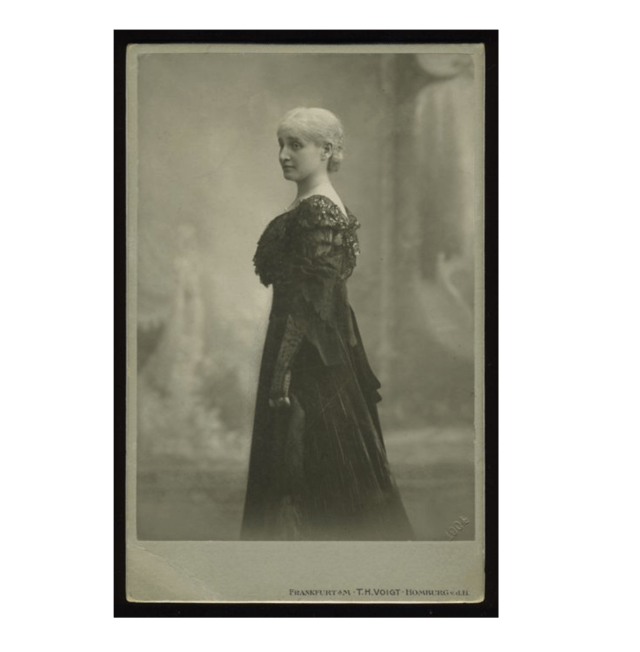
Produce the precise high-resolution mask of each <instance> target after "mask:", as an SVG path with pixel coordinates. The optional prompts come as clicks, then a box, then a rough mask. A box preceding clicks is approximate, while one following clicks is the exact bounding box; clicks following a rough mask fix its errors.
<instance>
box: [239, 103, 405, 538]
mask: <svg viewBox="0 0 640 652" xmlns="http://www.w3.org/2000/svg"><path fill="white" fill-rule="evenodd" d="M277 133H278V143H279V147H280V154H279V161H280V165H281V166H282V171H283V175H284V178H285V179H287V180H289V181H293V182H295V183H296V186H297V195H296V198H295V200H294V202H293V203H292V204H291V206H289V208H288V209H287V210H286V212H284V213H282V214H281V215H279V216H277V217H276V218H275V219H273V220H272V221H271V223H270V224H269V225H268V226H267V228H266V230H265V231H264V233H263V234H262V236H261V238H260V240H259V242H258V247H257V251H256V254H255V257H254V264H255V268H256V273H257V274H258V275H259V277H260V281H261V282H262V283H263V284H264V285H265V286H270V285H271V286H273V303H272V308H271V313H270V318H269V326H268V329H267V334H266V340H265V345H264V351H263V355H262V362H261V367H260V376H259V382H258V392H257V400H256V409H255V417H254V427H253V438H252V443H251V456H250V461H249V476H248V481H247V493H246V499H245V508H244V516H243V522H242V532H241V538H242V539H247V540H338V541H347V540H356V541H357V540H408V539H411V538H412V536H413V535H412V530H411V526H410V524H409V521H408V519H407V516H406V513H405V510H404V507H403V505H402V501H401V498H400V494H399V492H398V489H397V487H396V484H395V482H394V479H393V477H392V475H391V472H390V469H389V463H388V460H387V455H386V451H385V446H384V442H383V438H382V431H381V426H380V420H379V417H378V410H377V402H378V401H379V400H381V396H380V394H379V393H378V390H379V389H380V382H379V381H378V379H377V378H376V376H375V375H374V373H373V371H372V370H371V368H370V366H369V363H368V361H367V357H366V354H365V350H364V347H363V343H362V339H361V336H360V333H359V330H358V325H357V323H356V318H355V314H354V312H353V310H352V308H351V306H350V304H349V300H348V297H347V288H346V282H347V279H348V278H349V277H350V276H351V274H352V272H353V270H354V267H355V265H356V256H357V255H358V253H359V248H358V238H357V235H356V230H357V229H358V228H359V227H360V224H359V222H358V220H357V219H356V217H355V216H354V215H353V214H352V213H351V212H350V211H349V210H348V208H346V207H345V205H344V204H343V203H342V201H341V200H340V197H339V196H338V194H337V193H336V191H335V189H334V188H333V186H332V184H331V181H330V178H329V174H330V173H333V172H336V171H337V170H338V168H339V167H340V163H341V161H342V158H343V154H344V144H343V129H342V125H341V123H340V121H339V120H338V118H337V117H336V116H335V115H334V114H333V113H331V112H330V111H327V110H325V109H318V108H298V109H293V110H292V111H290V112H289V113H287V114H286V115H285V116H284V118H283V119H282V121H281V122H280V125H279V126H278V132H277Z"/></svg>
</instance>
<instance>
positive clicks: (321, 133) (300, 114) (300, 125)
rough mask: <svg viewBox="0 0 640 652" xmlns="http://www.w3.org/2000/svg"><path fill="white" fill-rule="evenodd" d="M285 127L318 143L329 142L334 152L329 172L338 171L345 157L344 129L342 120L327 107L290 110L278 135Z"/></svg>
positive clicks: (282, 121)
mask: <svg viewBox="0 0 640 652" xmlns="http://www.w3.org/2000/svg"><path fill="white" fill-rule="evenodd" d="M284 129H294V130H295V131H297V132H299V133H300V135H301V136H302V137H304V138H306V139H307V140H311V141H313V142H314V143H315V144H316V145H318V146H319V147H321V146H322V145H326V144H329V145H331V146H332V154H331V157H330V158H329V162H328V164H327V171H328V172H337V171H338V170H339V168H340V164H341V163H342V159H343V158H344V131H343V128H342V123H341V122H340V120H339V119H338V118H337V117H336V116H335V115H334V114H333V113H331V111H327V109H317V108H305V107H298V108H297V109H292V110H291V111H289V112H288V113H287V114H286V115H285V116H284V118H282V120H281V121H280V124H279V125H278V135H280V132H281V131H282V130H284Z"/></svg>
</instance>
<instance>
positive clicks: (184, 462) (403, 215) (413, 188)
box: [134, 53, 481, 540]
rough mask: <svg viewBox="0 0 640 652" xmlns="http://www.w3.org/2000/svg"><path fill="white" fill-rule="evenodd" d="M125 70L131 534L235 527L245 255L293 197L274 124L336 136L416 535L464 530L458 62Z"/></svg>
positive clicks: (392, 59)
mask: <svg viewBox="0 0 640 652" xmlns="http://www.w3.org/2000/svg"><path fill="white" fill-rule="evenodd" d="M138 70H139V75H138V154H139V157H138V170H137V172H138V212H137V216H134V217H137V224H138V241H137V248H138V249H137V254H138V312H137V333H138V339H137V348H138V375H137V391H138V453H137V454H138V485H137V486H138V490H137V491H138V501H137V534H138V538H139V539H155V540H233V539H237V538H238V536H239V527H240V520H241V516H242V509H243V501H244V491H245V482H246V473H247V466H248V455H249V444H250V437H251V427H252V420H253V409H254V401H255V392H256V388H257V379H258V370H259V362H260V355H261V352H262V346H263V343H264V337H265V334H266V325H267V320H268V314H269V308H270V302H271V289H266V288H264V287H263V286H262V285H260V283H259V281H258V278H257V276H256V275H255V274H254V270H253V264H252V258H253V255H254V252H255V248H256V243H257V241H258V238H259V237H260V235H261V233H262V231H263V230H264V228H265V226H266V225H267V223H268V222H269V221H270V220H271V219H272V218H273V217H275V216H276V215H278V214H280V213H282V212H283V211H284V209H285V207H286V206H288V205H289V204H290V203H291V201H292V200H293V198H294V196H295V190H296V189H295V184H293V183H290V182H287V181H285V180H284V179H283V178H282V172H281V170H280V166H279V165H278V145H277V140H276V126H277V124H278V121H279V119H280V118H281V117H282V115H283V114H284V113H285V112H286V111H288V110H289V109H291V108H294V107H296V106H319V107H323V108H327V109H329V110H331V111H333V112H334V113H335V114H337V115H338V116H339V117H340V118H341V120H342V122H343V124H344V127H345V134H346V156H345V160H344V162H343V164H342V168H341V169H340V171H339V172H338V173H337V174H335V175H333V176H332V179H333V182H334V185H335V187H336V189H337V191H338V193H339V194H340V196H341V198H342V200H343V201H344V203H345V204H346V205H347V206H348V207H349V208H350V210H351V211H352V212H353V213H354V214H355V215H356V216H357V218H358V219H359V221H360V222H361V224H362V227H361V229H360V230H359V232H358V235H359V238H360V246H361V250H362V253H361V255H360V256H359V258H358V264H357V267H356V270H355V272H354V274H353V276H352V277H351V279H350V281H349V297H350V300H351V303H352V304H353V306H354V309H355V312H356V314H357V316H358V322H359V325H360V329H361V332H362V336H363V339H364V344H365V348H366V350H367V354H368V356H369V360H370V362H371V365H372V367H373V369H374V371H375V373H376V375H377V376H378V377H379V378H380V380H381V382H382V389H381V394H382V397H383V400H382V402H381V403H380V404H379V410H380V416H381V419H382V425H383V434H384V437H385V442H386V445H387V450H388V454H389V459H390V462H391V465H392V471H393V473H394V474H395V478H396V481H397V483H398V487H399V489H400V491H401V493H402V497H403V501H404V504H405V506H406V508H407V512H408V515H409V517H410V519H411V521H412V525H413V527H414V529H415V532H416V535H417V536H418V538H420V539H423V540H447V539H449V538H450V534H447V529H448V528H449V527H450V526H451V525H452V524H453V523H454V521H456V520H459V519H460V518H461V517H463V518H464V519H466V520H467V521H468V524H466V525H465V527H464V528H463V529H462V530H461V531H460V532H457V534H456V540H463V539H467V540H468V539H473V538H474V523H475V520H474V450H473V446H474V427H473V419H474V343H473V329H474V260H473V256H474V231H476V230H477V229H478V221H477V220H478V216H477V187H476V184H477V183H478V182H479V180H480V178H479V177H478V176H477V175H476V171H475V167H474V166H475V161H476V153H477V149H478V148H479V147H480V146H481V137H480V135H479V134H477V133H476V127H475V125H476V122H477V112H478V111H479V110H480V107H479V98H478V97H476V86H475V84H474V69H473V61H472V57H471V56H469V55H444V54H421V55H413V54H219V53H210V54H147V55H142V56H140V59H139V69H138Z"/></svg>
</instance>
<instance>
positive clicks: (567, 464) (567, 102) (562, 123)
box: [2, 3, 638, 649]
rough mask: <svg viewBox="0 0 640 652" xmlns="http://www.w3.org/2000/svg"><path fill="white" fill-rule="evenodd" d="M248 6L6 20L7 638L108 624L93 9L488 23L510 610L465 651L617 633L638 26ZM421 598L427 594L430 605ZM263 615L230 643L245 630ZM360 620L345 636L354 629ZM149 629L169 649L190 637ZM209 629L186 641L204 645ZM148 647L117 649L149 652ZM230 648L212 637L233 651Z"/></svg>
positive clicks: (61, 636) (108, 381) (108, 131)
mask: <svg viewBox="0 0 640 652" xmlns="http://www.w3.org/2000/svg"><path fill="white" fill-rule="evenodd" d="M291 6H293V5H291ZM260 7H262V8H261V9H260V10H250V8H249V7H248V6H247V5H237V6H235V7H234V8H233V9H232V10H230V9H227V8H223V9H221V8H220V7H218V6H214V5H208V6H206V7H205V8H203V9H202V10H199V11H196V10H195V9H193V8H192V6H191V5H189V4H187V5H180V6H176V5H165V6H164V7H161V6H157V5H153V6H152V7H149V8H148V9H145V8H144V7H141V8H136V7H132V6H130V5H128V6H126V10H125V8H124V7H123V8H122V9H121V10H120V11H118V8H117V7H115V6H114V5H109V6H108V7H105V6H99V7H94V6H92V5H89V4H80V3H76V4H75V5H72V3H66V5H65V6H61V5H59V4H50V5H46V6H45V7H42V8H34V7H32V6H28V7H27V6H25V7H23V8H21V9H20V10H18V9H15V8H13V9H11V10H10V11H7V12H5V15H6V20H5V21H4V28H5V29H4V38H3V50H4V57H3V63H4V66H3V68H4V75H3V77H4V79H3V82H4V83H3V90H4V92H3V100H2V106H3V117H4V121H3V122H4V127H5V129H4V137H3V140H4V141H5V143H4V146H3V148H2V149H3V156H2V160H3V163H4V175H3V177H4V182H5V183H4V184H3V194H4V198H5V199H8V201H5V202H3V204H4V207H5V208H4V211H3V217H4V219H3V235H4V237H3V238H2V244H3V256H2V262H3V275H2V281H3V288H4V292H5V297H6V301H5V310H4V311H3V316H4V319H3V322H4V327H5V328H4V329H3V335H4V336H3V338H2V339H3V343H4V347H3V352H4V362H5V364H4V371H5V373H4V374H3V379H4V383H5V391H4V401H3V405H4V406H5V409H4V413H5V419H4V428H3V433H4V437H3V441H4V455H3V456H2V458H3V462H4V464H3V466H4V473H3V480H4V497H5V505H6V519H5V524H4V525H5V526H4V528H3V532H4V539H5V546H3V550H4V555H3V557H4V560H5V569H6V570H5V578H4V582H3V585H4V591H3V593H4V595H5V598H4V599H5V601H6V604H5V607H4V609H3V613H4V615H5V618H6V620H7V621H8V622H9V624H10V626H11V627H12V628H13V627H16V632H15V633H16V634H19V637H18V638H17V639H16V640H17V641H18V647H19V648H24V649H35V646H36V645H38V646H40V645H46V646H49V645H57V644H60V645H62V646H63V647H65V648H68V647H71V648H75V647H79V648H82V649H87V648H89V649H90V648H92V647H93V646H94V645H95V644H96V642H97V643H98V645H102V644H103V642H104V643H107V644H109V639H108V638H105V637H103V632H104V633H105V634H106V631H107V628H106V626H103V623H104V621H105V620H106V619H110V618H111V617H112V604H111V601H112V590H111V586H112V531H113V530H112V528H113V524H112V504H113V503H112V500H113V496H112V457H113V456H112V449H113V445H112V427H113V419H112V405H113V402H112V382H113V375H112V352H113V349H112V334H113V327H112V317H113V308H112V297H113V294H112V292H113V283H112V271H113V268H112V254H113V238H112V229H113V221H112V210H113V200H112V178H113V177H112V163H113V157H112V142H113V125H112V116H113V112H112V66H113V59H112V57H113V50H112V28H111V27H110V26H109V23H111V24H113V23H116V24H142V25H144V24H145V23H146V24H151V25H159V24H165V25H166V24H168V23H172V22H177V20H179V19H181V20H180V21H179V22H183V23H189V22H192V23H193V22H195V23H203V22H204V23H208V24H210V25H214V26H216V25H218V24H220V25H222V26H224V27H240V26H241V27H243V28H245V27H247V26H249V27H251V26H255V27H259V28H271V29H274V30H282V29H289V28H292V27H297V26H298V25H299V24H300V23H301V22H307V23H308V24H309V25H311V26H312V27H313V28H318V27H319V26H321V25H322V24H323V23H324V24H326V25H327V28H331V25H330V23H335V22H336V21H338V20H339V21H340V22H347V24H349V23H354V24H357V25H359V26H360V27H362V26H363V24H364V26H365V27H366V25H367V24H368V25H370V26H371V27H372V28H375V27H379V26H380V25H384V26H385V27H390V26H393V27H396V26H397V27H403V26H406V25H407V24H409V25H412V26H417V27H423V28H425V29H427V28H431V27H434V26H436V27H437V26H438V25H441V24H446V23H451V22H467V23H475V24H477V23H488V24H491V23H493V24H494V25H497V26H499V27H500V28H501V34H500V36H501V43H500V116H501V118H500V157H501V160H502V166H501V175H500V188H501V190H500V291H499V299H500V358H501V363H500V385H501V391H500V441H501V443H500V517H501V519H500V570H501V579H500V596H501V598H502V601H501V602H502V605H501V610H500V617H501V618H503V619H506V620H507V622H509V623H512V624H509V625H508V626H507V629H508V633H510V634H512V636H511V637H508V636H505V637H504V639H503V640H502V641H499V640H496V639H495V638H492V639H491V641H488V640H486V639H485V640H480V639H478V638H477V637H476V636H474V638H473V639H469V640H468V641H465V645H468V644H471V645H476V644H479V645H483V644H490V645H491V647H492V648H495V647H496V646H499V647H504V648H505V649H519V648H520V647H525V648H528V647H531V648H539V647H540V646H541V645H544V646H545V647H546V648H550V649H556V648H558V647H560V646H561V645H562V646H563V647H564V646H570V647H571V648H574V647H576V646H577V645H579V644H580V642H579V641H578V639H579V638H582V637H585V638H586V639H587V640H588V641H589V642H590V643H592V644H593V645H598V646H599V645H601V644H605V642H606V643H609V644H612V643H613V642H614V641H615V640H616V639H617V637H618V636H619V633H620V632H619V629H618V625H617V622H616V621H620V622H624V621H626V620H627V619H628V616H629V615H630V614H631V609H632V605H633V602H631V599H632V596H633V595H635V593H636V587H635V578H634V575H633V573H632V572H631V564H632V561H633V557H634V555H632V551H633V550H634V549H635V546H634V545H633V535H634V529H635V521H636V518H637V517H636V516H634V514H635V513H636V512H637V510H636V509H634V504H633V502H632V496H633V493H632V488H631V487H632V482H633V480H634V478H635V475H636V474H635V473H634V471H635V468H634V466H632V464H633V462H634V461H635V460H636V454H635V452H636V451H637V444H636V439H637V437H638V427H637V424H636V420H635V419H632V418H631V410H632V408H633V406H634V403H635V401H636V400H637V399H636V395H637V390H638V382H637V379H636V374H635V370H636V365H635V364H634V362H635V361H637V344H636V337H634V336H633V333H635V332H637V330H638V324H637V317H636V316H635V314H634V311H635V308H636V304H637V296H636V295H637V290H636V289H635V287H634V286H635V283H634V280H635V276H636V275H637V272H636V270H635V266H632V262H635V256H634V253H635V247H636V246H637V245H636V243H637V239H636V233H637V227H636V222H637V213H638V210H637V207H636V205H635V203H632V202H631V194H632V193H634V191H635V188H636V187H637V168H638V163H637V144H638V143H637V140H638V139H637V117H636V118H633V116H634V115H636V114H637V109H638V107H637V99H636V98H635V96H634V95H635V93H636V92H637V90H636V89H637V81H636V78H637V71H634V70H633V69H631V68H632V66H633V63H634V61H635V57H634V56H632V51H631V47H632V45H631V44H632V43H633V40H632V38H631V33H630V28H631V26H632V25H633V24H634V21H633V20H631V17H628V19H627V17H626V16H624V15H617V16H616V20H615V21H613V20H612V19H611V18H608V19H606V18H604V15H598V14H596V13H591V12H589V11H587V10H586V9H584V8H583V9H581V12H580V14H579V15H576V13H575V12H568V11H567V12H566V13H565V14H564V15H558V5H556V4H552V3H549V4H548V5H547V6H546V9H547V10H546V11H544V9H545V7H543V5H540V4H537V5H516V4H509V5H505V9H504V10H503V9H502V8H499V9H498V8H496V9H493V10H492V9H491V8H489V7H487V6H486V5H478V4H477V3H476V4H472V5H470V7H471V8H470V9H465V7H464V5H460V4H458V5H456V6H455V7H452V6H450V5H448V6H446V9H445V8H444V7H445V6H444V5H443V6H442V7H443V8H441V9H438V8H435V7H433V6H428V5H419V6H417V7H415V6H411V5H410V4H409V3H404V4H403V3H396V4H395V5H394V7H393V11H392V10H390V9H389V8H386V9H383V10H376V8H375V7H372V6H370V5H367V7H366V11H365V10H364V9H358V8H357V7H355V6H353V7H350V8H346V6H344V5H341V6H339V8H333V7H332V6H331V5H330V4H328V3H324V4H323V5H322V6H318V5H315V6H314V7H309V8H308V9H304V8H303V9H302V12H303V13H307V12H308V14H309V15H308V16H307V21H301V20H300V19H299V18H295V17H297V16H298V15H299V13H300V10H301V8H300V5H295V7H297V10H296V11H293V10H291V11H289V12H288V11H287V7H286V6H285V5H279V7H278V8H279V11H280V12H281V15H280V16H277V15H276V14H275V8H274V7H273V6H271V5H260ZM612 8H613V6H611V9H612ZM363 12H364V13H363ZM233 14H235V15H233ZM391 14H393V15H391ZM612 15H613V14H612V12H611V10H610V11H609V12H607V14H606V16H612ZM364 17H366V20H365V19H364ZM462 18H464V20H461V19H462ZM578 18H579V20H580V26H578V25H577V23H576V19H578ZM583 21H584V22H586V23H587V25H590V27H589V26H585V27H583V26H582V24H583ZM614 22H615V25H614V24H613V23H614ZM247 23H248V25H247ZM251 23H253V25H252V24H251ZM627 26H628V27H627ZM625 30H626V31H625ZM634 216H636V217H634ZM487 219H488V220H490V219H496V216H495V215H487ZM120 271H121V270H120ZM491 291H494V290H491ZM119 301H120V303H121V304H122V301H123V298H122V297H119ZM117 382H118V384H119V385H122V383H123V382H124V378H122V377H118V378H117ZM632 447H633V448H632ZM430 612H431V609H430V608H429V607H425V608H424V616H428V615H429V613H430ZM256 615H257V616H260V613H257V614H256ZM378 615H383V614H381V613H379V614H378ZM413 615H415V612H414V613H413ZM43 621H44V622H43ZM605 621H606V622H605ZM525 623H526V624H530V627H527V628H526V629H525V628H524V627H522V626H521V625H524V624H525ZM305 626H306V623H305ZM271 627H272V626H268V627H267V626H265V632H262V631H261V629H262V628H261V627H259V626H257V627H254V628H251V629H253V630H254V631H253V632H252V631H251V629H249V630H248V632H247V635H246V636H249V635H250V634H252V635H253V637H254V638H255V637H256V635H257V638H258V639H259V641H258V642H261V641H263V640H264V634H265V633H266V631H269V630H270V629H271ZM295 627H296V626H294V628H295ZM400 627H401V628H402V629H401V630H398V631H396V629H395V628H396V625H395V624H389V625H387V624H385V625H384V631H379V630H382V629H383V628H382V625H381V624H378V625H377V626H376V625H373V626H372V628H371V634H370V635H372V642H374V641H376V642H378V643H379V644H380V646H381V647H382V646H384V647H389V646H391V645H394V646H397V645H398V642H399V641H404V642H405V644H407V645H408V644H414V645H422V644H427V643H428V644H430V645H432V644H433V643H439V644H440V645H447V646H451V645H456V643H457V642H458V641H459V640H460V638H459V637H460V632H459V629H458V628H455V629H452V630H451V631H449V632H443V633H442V634H436V636H435V637H432V636H431V631H429V632H428V633H427V631H426V629H422V628H421V629H420V630H414V631H411V634H412V635H413V636H411V641H410V640H409V636H407V635H408V634H409V631H407V629H406V626H400ZM414 627H415V626H414ZM362 629H363V628H358V634H357V635H358V639H357V644H358V645H363V644H366V642H365V640H364V639H363V638H362V637H361V635H362V634H363V632H362ZM366 629H369V628H368V627H367V628H366ZM276 633H280V634H282V633H284V630H280V631H279V632H276ZM212 634H213V632H212ZM288 634H289V636H288V637H287V638H291V634H292V633H291V632H290V631H288ZM310 634H311V631H310V630H309V629H306V628H305V630H304V632H300V633H299V634H296V633H295V632H294V637H293V639H294V641H297V644H300V643H301V642H305V643H304V644H305V647H306V645H307V642H308V641H309V639H311V640H312V641H317V643H318V644H323V645H326V644H329V643H331V642H333V643H334V644H335V635H330V634H329V633H327V635H325V636H326V638H325V637H322V636H320V637H319V638H317V637H316V636H315V635H313V636H310ZM160 636H162V638H163V639H164V641H165V645H166V646H167V647H169V646H174V645H175V644H176V643H178V642H179V643H181V644H182V645H185V644H187V645H192V644H194V643H196V641H194V640H193V639H189V642H187V641H185V639H184V637H182V638H180V639H176V640H175V642H174V641H173V640H172V638H171V637H167V636H166V635H163V634H160ZM215 636H216V638H213V636H212V637H211V638H207V639H204V638H201V637H198V643H200V644H202V643H205V641H206V642H207V643H210V644H212V645H216V644H221V639H220V638H218V637H219V634H218V633H216V634H215ZM399 636H402V638H399ZM415 636H425V637H428V638H424V639H416V638H414V637H415ZM36 638H38V639H40V640H39V643H38V642H37V641H36V640H35V639H36ZM109 638H110V637H109ZM155 638H160V637H159V636H158V635H155V636H152V635H151V634H150V635H148V636H147V637H145V639H144V640H140V641H138V642H137V643H136V642H135V641H133V640H132V639H129V638H126V639H118V642H116V641H115V639H112V640H113V643H111V644H117V645H123V646H126V647H129V646H130V645H131V646H132V647H134V648H135V647H136V646H143V645H144V646H148V645H153V646H157V645H158V643H161V641H160V640H158V641H155V640H153V639H155ZM42 639H44V640H42ZM96 639H97V641H96ZM243 639H244V637H243V636H242V635H234V637H233V638H232V639H229V640H230V641H233V643H234V647H235V646H237V647H241V646H242V643H243V642H244V641H243ZM434 639H435V640H434ZM272 640H273V641H274V642H276V641H277V644H278V645H279V644H280V643H279V641H280V640H281V639H275V638H273V639H272ZM254 642H255V641H254ZM296 647H297V645H296Z"/></svg>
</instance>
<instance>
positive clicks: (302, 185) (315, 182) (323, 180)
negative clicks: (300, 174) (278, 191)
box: [295, 176, 333, 201]
mask: <svg viewBox="0 0 640 652" xmlns="http://www.w3.org/2000/svg"><path fill="white" fill-rule="evenodd" d="M320 190H325V191H326V190H333V186H332V185H331V181H329V177H328V176H322V177H320V178H319V179H318V178H315V179H304V180H303V181H300V182H299V183H298V194H297V195H296V199H295V201H300V200H301V199H305V198H306V197H310V196H311V195H313V194H316V193H317V192H318V191H320Z"/></svg>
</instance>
